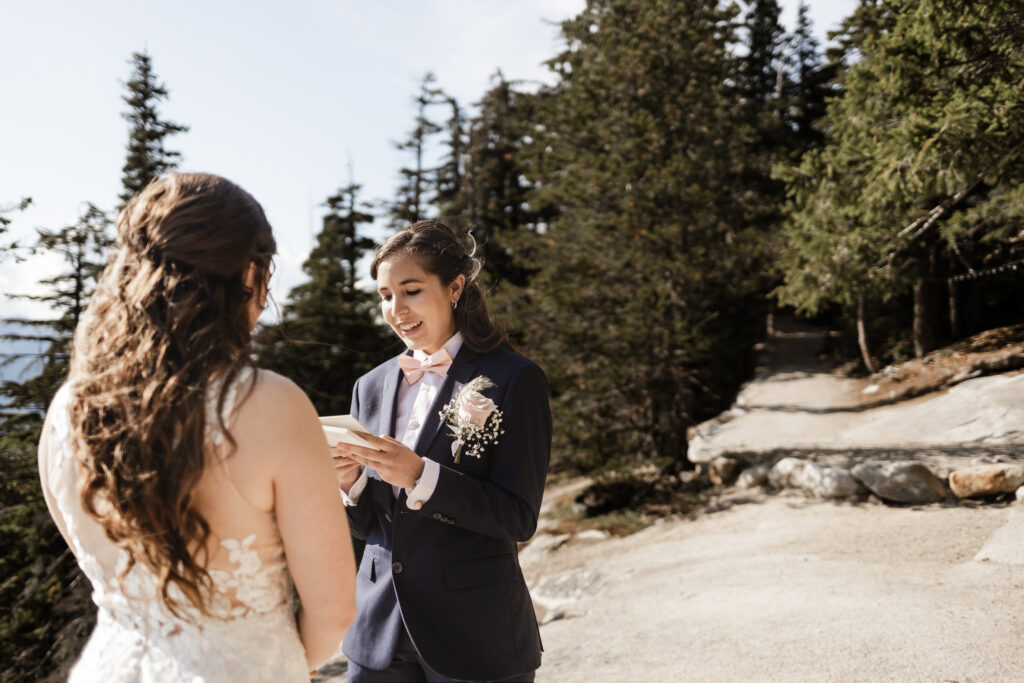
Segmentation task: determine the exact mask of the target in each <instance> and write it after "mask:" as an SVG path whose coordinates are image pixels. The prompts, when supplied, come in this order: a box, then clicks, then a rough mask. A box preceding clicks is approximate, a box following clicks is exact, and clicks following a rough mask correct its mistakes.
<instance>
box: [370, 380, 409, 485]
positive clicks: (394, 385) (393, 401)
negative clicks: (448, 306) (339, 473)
mask: <svg viewBox="0 0 1024 683" xmlns="http://www.w3.org/2000/svg"><path fill="white" fill-rule="evenodd" d="M394 364H395V366H394V367H393V368H392V369H391V371H390V372H389V373H388V374H387V375H386V376H385V377H384V385H383V387H382V388H381V402H380V403H381V410H380V422H379V423H378V424H377V429H379V430H380V431H379V432H378V433H379V434H387V435H388V436H390V437H394V436H395V416H396V415H397V414H398V411H397V409H396V406H397V405H398V383H399V382H400V381H402V379H401V378H402V368H400V367H398V361H394ZM363 426H365V427H366V428H367V429H369V430H371V431H372V430H373V425H367V424H365V423H364V425H363ZM367 474H368V475H369V476H371V477H373V478H374V479H380V475H379V474H377V472H376V471H375V470H373V469H371V470H370V471H369V472H368V473H367ZM388 495H391V493H390V491H389V492H388Z"/></svg>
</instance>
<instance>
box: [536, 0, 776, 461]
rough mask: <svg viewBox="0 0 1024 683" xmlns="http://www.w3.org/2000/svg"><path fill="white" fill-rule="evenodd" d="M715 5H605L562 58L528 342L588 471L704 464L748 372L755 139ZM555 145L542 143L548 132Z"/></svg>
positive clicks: (753, 311)
mask: <svg viewBox="0 0 1024 683" xmlns="http://www.w3.org/2000/svg"><path fill="white" fill-rule="evenodd" d="M734 19H735V16H734V14H733V13H732V12H731V11H730V10H723V9H722V8H721V7H720V6H719V4H718V3H716V2H712V1H710V0H708V1H705V0H590V1H589V2H588V3H587V6H586V8H585V9H584V11H583V12H582V13H581V14H580V15H579V16H577V17H576V18H574V19H571V20H569V21H566V22H565V23H564V24H563V34H564V36H565V39H566V43H567V49H566V50H565V52H564V53H563V54H562V55H560V56H559V57H557V58H555V59H554V60H552V66H553V68H554V69H555V70H556V72H557V73H558V74H559V77H560V78H559V82H558V83H557V84H556V85H555V86H554V92H553V95H552V100H553V104H552V106H551V108H550V111H551V112H552V114H553V116H554V119H553V120H552V121H551V122H550V124H549V125H546V131H545V133H544V139H543V141H542V143H541V144H542V145H543V146H544V147H545V149H546V150H548V154H547V155H546V156H547V162H546V165H545V166H544V169H546V170H550V173H547V172H545V174H544V176H543V178H542V179H541V186H542V188H543V189H542V192H543V193H544V194H545V196H546V198H544V199H542V201H550V202H551V203H553V204H555V205H558V206H560V207H561V210H560V213H559V214H558V216H557V217H555V218H554V219H552V221H551V222H550V224H548V225H546V226H545V227H544V229H543V230H542V231H539V234H538V237H537V239H536V241H535V244H534V249H533V251H532V253H531V254H529V258H530V260H532V261H533V262H534V263H536V264H537V266H538V267H539V268H540V272H539V273H538V274H537V275H536V276H534V277H533V278H532V279H531V281H530V284H529V290H530V292H531V303H532V307H531V308H530V309H528V310H526V311H524V314H523V315H524V316H528V317H527V318H526V320H525V325H526V327H527V329H528V334H527V337H526V340H525V341H526V343H527V344H528V345H529V346H530V347H531V349H533V353H534V354H535V355H536V356H537V357H538V358H539V359H540V360H541V362H542V364H543V365H544V366H545V368H546V369H547V370H548V372H549V373H550V374H551V377H552V381H553V385H554V387H555V392H556V396H555V400H554V405H555V409H556V411H557V412H558V415H559V424H560V425H561V428H560V430H559V440H560V442H559V452H560V453H562V454H563V455H567V456H569V457H570V458H574V460H575V463H576V464H577V465H582V466H598V465H604V464H608V463H610V462H615V461H617V460H626V459H636V458H654V459H656V460H657V461H660V462H661V463H663V464H664V465H666V466H668V467H670V468H672V469H678V468H682V467H686V466H687V460H686V438H685V435H686V429H687V427H688V426H689V425H691V424H693V422H694V421H695V420H699V419H701V418H703V417H706V416H710V415H711V414H713V413H714V412H716V411H717V410H718V409H720V408H721V407H723V406H724V405H726V404H727V402H728V401H729V400H730V399H731V392H732V391H733V390H734V388H735V386H736V385H737V384H738V382H739V381H740V379H741V378H742V377H744V376H745V375H746V372H747V367H748V361H749V355H750V348H751V346H752V340H753V336H754V335H755V334H756V327H757V320H758V315H759V310H758V306H757V305H756V303H755V299H754V294H755V293H756V291H757V287H758V284H759V283H758V281H757V278H756V277H753V275H756V273H757V272H758V270H759V269H760V264H759V262H758V260H757V249H756V242H757V237H756V235H754V234H751V232H750V231H749V230H748V228H747V225H746V221H745V220H744V214H745V212H746V210H747V209H746V208H745V207H743V206H742V202H743V199H742V197H740V198H738V197H737V194H736V190H737V187H739V186H741V185H740V182H739V175H740V171H741V169H742V165H743V160H744V159H745V154H746V151H747V149H748V147H749V145H750V144H751V134H750V131H749V127H746V126H744V125H742V123H740V124H738V123H737V121H736V120H735V117H733V115H732V114H733V112H734V111H735V110H736V108H737V106H738V103H737V101H736V95H735V91H734V89H733V87H732V85H731V84H732V83H733V82H734V77H735V73H736V64H735V62H734V57H733V56H732V54H731V52H730V47H731V45H732V44H734V42H735V28H736V26H735V23H734ZM538 134H539V131H538Z"/></svg>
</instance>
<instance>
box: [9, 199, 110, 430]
mask: <svg viewBox="0 0 1024 683" xmlns="http://www.w3.org/2000/svg"><path fill="white" fill-rule="evenodd" d="M109 228H110V219H109V218H108V217H107V215H106V214H105V213H103V211H101V210H100V209H98V208H97V207H96V206H94V205H92V204H89V205H87V208H86V209H85V211H84V212H83V214H82V216H81V218H79V220H78V221H77V222H75V223H74V224H72V225H69V226H67V227H64V228H61V229H60V230H47V229H42V228H41V229H39V230H38V240H37V242H36V244H35V247H34V248H33V251H34V252H35V253H37V254H40V253H46V254H55V255H57V256H59V257H60V258H61V259H62V260H63V262H64V266H65V269H64V270H63V271H61V272H60V273H58V274H57V275H54V276H53V277H49V278H45V279H43V280H40V284H41V285H43V286H44V287H45V290H44V292H43V293H41V294H31V295H29V294H19V295H11V296H12V297H13V298H18V299H26V300H29V301H36V302H39V303H40V304H44V305H46V306H47V308H48V309H49V310H50V311H52V312H53V317H51V318H45V319H28V318H8V319H7V320H5V321H4V322H5V323H7V324H8V325H13V326H15V327H18V328H21V329H22V330H23V331H20V332H8V333H5V334H3V335H0V339H3V340H5V341H12V342H19V343H21V345H24V344H25V343H26V342H28V343H31V344H32V345H33V346H37V347H38V348H39V351H28V352H22V353H9V354H4V356H3V360H2V363H4V364H11V363H14V362H24V361H26V360H28V361H32V364H33V365H35V366H36V367H38V368H39V374H38V375H36V376H34V377H31V378H29V379H27V380H24V381H16V380H7V381H4V382H3V383H2V384H0V396H3V397H4V398H5V399H6V402H5V404H4V406H3V407H2V408H0V420H2V422H0V425H2V427H0V429H2V432H3V434H4V435H7V436H19V435H21V436H25V437H26V438H27V439H28V440H30V441H34V440H35V439H36V438H37V437H38V430H39V427H40V426H41V424H42V415H43V413H45V411H46V407H47V406H48V405H49V404H50V399H52V398H53V395H54V394H55V393H56V392H57V389H58V388H59V387H60V385H61V384H62V383H63V381H64V378H65V377H66V376H67V370H68V363H69V360H70V353H71V336H72V334H73V333H74V331H75V328H76V327H77V326H78V321H79V320H80V319H81V316H82V313H83V312H84V311H85V307H86V305H87V303H88V301H89V297H90V296H91V295H92V292H93V289H94V288H95V283H96V278H97V277H98V276H99V273H100V272H101V271H102V270H103V268H104V267H105V265H106V254H107V248H108V247H109V246H110V244H111V238H110V234H109V233H110V230H109Z"/></svg>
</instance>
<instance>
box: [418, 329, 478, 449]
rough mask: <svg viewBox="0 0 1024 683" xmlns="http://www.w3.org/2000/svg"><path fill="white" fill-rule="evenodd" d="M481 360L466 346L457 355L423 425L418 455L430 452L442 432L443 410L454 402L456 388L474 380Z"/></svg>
mask: <svg viewBox="0 0 1024 683" xmlns="http://www.w3.org/2000/svg"><path fill="white" fill-rule="evenodd" d="M479 360H480V354H479V353H477V352H476V351H473V350H471V349H470V348H469V347H467V346H466V345H465V344H463V345H462V348H461V349H459V352H458V353H457V354H456V355H455V358H454V359H453V360H452V364H451V367H449V368H448V374H447V375H446V376H445V379H444V384H442V385H441V390H440V391H438V392H437V398H435V399H434V405H432V406H431V407H430V411H429V412H428V413H427V419H426V422H424V423H423V431H421V432H420V436H419V438H418V439H417V440H416V447H415V448H414V449H413V450H414V451H416V453H417V454H419V455H421V456H426V455H427V453H428V452H429V451H430V448H431V446H432V445H433V443H434V439H436V438H437V435H438V433H439V432H440V431H441V426H442V424H441V416H440V414H439V413H440V412H441V409H442V408H443V407H444V406H445V404H447V403H448V401H450V400H452V395H453V394H454V393H455V389H456V387H462V386H463V385H465V384H467V383H468V382H469V380H471V379H473V375H474V374H475V372H476V368H477V365H478V364H479Z"/></svg>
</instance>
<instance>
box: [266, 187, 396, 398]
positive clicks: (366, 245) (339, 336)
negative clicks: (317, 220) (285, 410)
mask: <svg viewBox="0 0 1024 683" xmlns="http://www.w3.org/2000/svg"><path fill="white" fill-rule="evenodd" d="M359 189H360V186H359V185H356V184H354V183H353V184H349V185H347V186H346V187H343V188H341V189H340V190H338V192H337V193H336V194H334V195H332V196H331V197H329V198H328V199H327V201H326V203H325V206H326V207H327V209H328V212H327V213H326V215H325V216H324V218H323V228H322V229H321V231H320V234H319V235H317V243H316V246H315V247H314V248H313V250H312V252H310V255H309V258H307V259H306V261H305V263H303V265H302V270H303V271H304V272H305V273H306V275H307V276H308V277H309V281H308V282H305V283H303V284H301V285H299V286H298V287H295V288H294V289H292V291H291V292H290V293H289V295H288V301H287V303H286V304H285V306H284V308H283V311H282V320H281V322H280V323H279V324H277V325H273V326H270V327H268V328H266V329H264V330H262V331H261V332H260V333H259V335H258V349H259V351H258V353H259V362H260V365H261V366H263V367H266V368H269V369H271V370H276V371H278V372H281V373H282V374H284V375H286V376H287V377H289V378H291V379H293V380H294V381H295V382H296V383H297V384H298V385H299V386H300V387H302V389H303V391H305V392H306V394H307V395H308V396H309V397H310V399H311V400H312V401H313V404H314V405H315V406H316V408H317V411H318V412H319V413H320V414H322V415H333V414H340V413H347V412H348V411H349V402H350V399H351V393H350V392H351V388H352V386H353V385H354V384H355V381H356V379H358V378H359V376H360V375H362V374H364V373H366V372H368V371H369V370H371V369H373V368H374V367H375V366H376V365H378V364H379V363H381V362H382V361H384V360H386V359H387V358H388V357H389V356H391V355H393V353H394V352H395V349H394V340H393V339H392V338H391V335H390V334H388V333H387V332H386V331H385V330H384V328H383V327H382V326H381V325H378V324H377V323H376V321H375V318H374V315H375V310H376V296H375V295H374V294H372V293H370V292H367V291H365V290H363V289H361V288H360V287H359V284H358V277H359V276H358V264H359V262H360V260H361V259H362V258H363V256H364V255H365V254H366V253H367V252H368V251H370V250H371V249H372V248H373V246H374V244H373V240H371V239H369V238H368V237H365V236H363V235H361V234H360V231H359V226H360V225H362V224H369V223H372V222H373V220H374V219H373V216H372V215H371V214H370V213H368V212H367V211H366V210H365V207H361V206H360V205H359V202H358V192H359Z"/></svg>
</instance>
